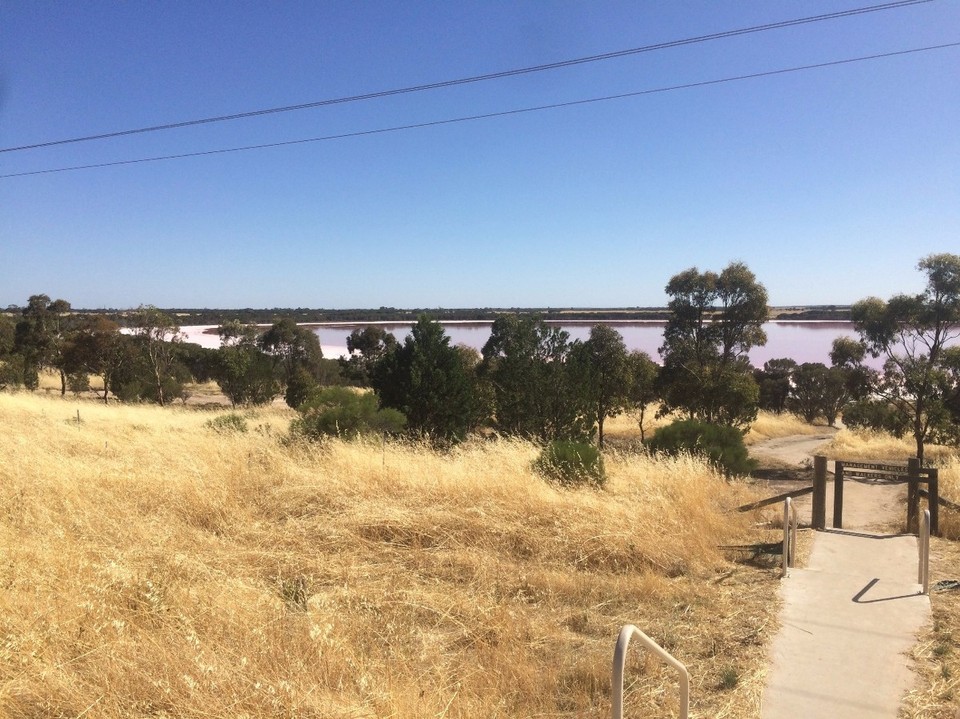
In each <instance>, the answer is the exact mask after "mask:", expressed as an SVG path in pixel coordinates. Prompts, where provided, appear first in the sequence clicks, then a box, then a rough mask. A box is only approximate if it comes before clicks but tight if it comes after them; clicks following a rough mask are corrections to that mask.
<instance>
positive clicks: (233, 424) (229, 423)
mask: <svg viewBox="0 0 960 719" xmlns="http://www.w3.org/2000/svg"><path fill="white" fill-rule="evenodd" d="M207 427H209V428H210V429H212V430H213V431H215V432H246V431H247V420H246V419H244V417H243V415H241V414H237V413H236V412H227V413H226V414H221V415H219V416H217V417H214V418H213V419H210V420H207Z"/></svg>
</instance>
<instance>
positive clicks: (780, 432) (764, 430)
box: [604, 405, 827, 445]
mask: <svg viewBox="0 0 960 719" xmlns="http://www.w3.org/2000/svg"><path fill="white" fill-rule="evenodd" d="M656 414H657V406H656V405H650V406H649V407H648V408H647V412H646V415H645V417H644V422H643V428H644V431H645V433H646V436H647V438H650V437H651V436H653V433H654V432H656V430H657V428H658V427H662V426H663V425H665V424H670V423H671V422H673V421H675V420H677V419H680V415H678V414H673V415H669V416H667V417H659V418H658V417H657V416H656ZM825 431H827V428H826V427H825V426H824V425H813V424H807V423H806V422H804V421H803V420H802V419H800V418H799V417H797V416H796V415H792V414H786V413H784V414H774V413H773V412H765V411H762V412H760V413H759V414H758V415H757V419H756V420H755V421H754V422H753V424H752V425H751V426H750V429H749V431H748V432H747V433H746V435H744V441H745V442H746V443H747V444H748V445H749V444H753V443H754V442H759V441H761V440H764V439H772V438H774V437H788V436H790V435H795V434H811V435H812V434H821V433H823V432H825ZM604 436H605V437H606V438H607V439H609V440H611V442H612V443H614V444H618V445H622V444H630V443H634V442H637V441H639V439H640V428H639V425H638V422H637V416H636V415H635V414H631V413H623V414H619V415H617V416H616V417H610V418H608V419H607V420H606V422H605V423H604Z"/></svg>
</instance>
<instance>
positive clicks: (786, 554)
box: [783, 497, 799, 577]
mask: <svg viewBox="0 0 960 719" xmlns="http://www.w3.org/2000/svg"><path fill="white" fill-rule="evenodd" d="M798 524H799V522H798V520H797V508H796V507H795V506H794V505H793V501H792V500H791V499H790V497H787V498H786V500H784V502H783V576H784V577H786V576H787V575H788V574H789V573H790V567H792V566H793V563H794V560H795V559H796V554H797V525H798Z"/></svg>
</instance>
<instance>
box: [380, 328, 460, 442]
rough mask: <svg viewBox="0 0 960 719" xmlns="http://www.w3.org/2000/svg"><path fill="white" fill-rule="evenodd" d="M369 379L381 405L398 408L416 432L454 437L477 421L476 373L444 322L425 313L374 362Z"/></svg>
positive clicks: (446, 439) (447, 439) (450, 439)
mask: <svg viewBox="0 0 960 719" xmlns="http://www.w3.org/2000/svg"><path fill="white" fill-rule="evenodd" d="M372 384H373V388H374V390H375V391H376V392H377V394H378V395H379V397H380V405H381V406H382V407H389V408H392V409H395V410H398V411H399V412H401V413H402V414H403V415H404V416H405V417H406V418H407V427H408V429H409V430H410V431H411V432H412V433H414V434H416V435H420V436H424V437H429V438H431V439H433V440H435V441H440V442H457V441H460V440H462V439H464V438H465V437H466V436H467V434H468V433H469V432H470V431H471V430H472V429H474V428H475V426H476V423H477V414H478V413H477V403H478V393H477V386H476V380H475V376H474V374H473V372H472V371H471V369H470V368H469V367H467V366H466V365H465V363H464V360H463V355H462V354H461V353H460V352H459V351H458V350H457V349H456V348H455V347H451V346H450V338H449V337H448V336H447V334H446V332H444V330H443V327H442V326H441V325H440V324H439V323H438V322H434V321H432V320H431V319H430V318H429V317H427V316H425V315H424V316H421V317H420V319H419V320H418V321H417V323H416V324H415V325H414V326H413V330H412V331H411V333H410V334H409V335H408V336H407V337H406V339H405V340H404V342H403V344H402V345H399V346H397V347H396V348H395V349H393V350H392V351H390V352H388V353H387V354H385V355H384V356H383V358H382V359H381V360H380V362H379V363H378V364H377V365H376V367H375V368H374V372H373V377H372Z"/></svg>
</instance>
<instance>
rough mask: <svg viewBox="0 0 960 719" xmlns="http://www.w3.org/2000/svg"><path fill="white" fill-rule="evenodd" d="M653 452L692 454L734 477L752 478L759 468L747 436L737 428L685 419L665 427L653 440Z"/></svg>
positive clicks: (651, 444)
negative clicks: (749, 449) (738, 475)
mask: <svg viewBox="0 0 960 719" xmlns="http://www.w3.org/2000/svg"><path fill="white" fill-rule="evenodd" d="M649 447H650V449H651V450H652V451H654V452H658V453H663V454H667V455H677V454H679V453H681V452H690V453H692V454H696V455H699V456H701V457H703V458H704V459H706V460H707V461H709V462H710V463H711V464H712V465H714V466H715V467H717V468H718V469H721V470H723V471H724V472H725V473H727V474H728V475H730V474H749V473H750V471H751V470H752V469H753V468H754V467H755V464H756V463H755V462H754V461H753V460H751V459H750V457H749V454H748V452H747V446H746V444H744V441H743V433H742V432H740V430H738V429H737V428H736V427H726V426H723V425H717V424H708V423H706V422H698V421H696V420H692V419H684V420H679V421H677V422H674V423H672V424H668V425H667V426H665V427H661V428H660V429H658V430H657V432H656V434H654V436H653V439H651V440H650V443H649Z"/></svg>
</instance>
